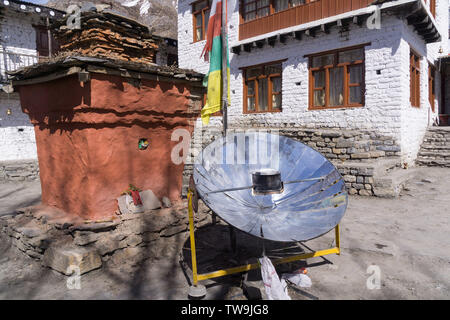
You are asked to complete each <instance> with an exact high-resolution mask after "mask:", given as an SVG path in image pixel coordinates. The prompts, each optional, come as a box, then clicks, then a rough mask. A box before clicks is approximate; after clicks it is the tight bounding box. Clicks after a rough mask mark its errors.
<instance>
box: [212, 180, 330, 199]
mask: <svg viewBox="0 0 450 320" xmlns="http://www.w3.org/2000/svg"><path fill="white" fill-rule="evenodd" d="M325 178H326V176H324V177H318V178H309V179H302V180H293V181H288V182H283V184H292V183H301V182H308V181H316V180H317V181H318V180H324V179H325ZM252 188H253V186H248V187H237V188H230V189H222V190H215V191H210V192H206V194H207V195H208V194H212V193H220V192H228V191H239V190H245V189H252Z"/></svg>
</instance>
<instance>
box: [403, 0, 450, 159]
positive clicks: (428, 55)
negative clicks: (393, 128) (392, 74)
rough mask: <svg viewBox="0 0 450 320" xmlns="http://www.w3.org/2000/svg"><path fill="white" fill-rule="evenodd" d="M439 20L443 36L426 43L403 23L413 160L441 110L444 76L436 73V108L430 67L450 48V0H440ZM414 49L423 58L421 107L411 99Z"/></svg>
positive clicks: (406, 152)
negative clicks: (449, 18) (434, 41)
mask: <svg viewBox="0 0 450 320" xmlns="http://www.w3.org/2000/svg"><path fill="white" fill-rule="evenodd" d="M435 23H436V25H437V27H438V29H439V32H440V33H441V36H442V40H441V41H440V42H436V43H430V44H426V43H425V42H424V40H423V39H422V37H420V36H419V35H418V34H417V32H416V31H414V28H413V27H412V26H409V25H407V24H403V33H402V41H401V45H400V47H401V51H402V56H403V58H402V62H403V63H402V83H403V85H402V91H404V93H405V94H404V95H403V102H402V115H401V127H402V134H401V147H402V156H403V158H404V161H405V162H408V163H411V162H412V161H413V160H414V159H415V158H416V156H417V153H418V151H419V149H420V145H421V144H422V141H423V137H424V136H425V132H426V130H427V127H428V126H431V125H433V123H434V122H435V121H436V119H437V117H438V114H439V103H440V101H441V83H440V80H441V76H440V73H439V72H436V74H435V102H434V104H435V109H434V112H433V111H432V109H431V104H430V102H429V86H428V68H429V65H430V64H431V65H433V66H436V61H437V59H438V58H439V56H442V53H439V51H440V50H442V51H443V52H447V50H448V40H447V39H448V28H447V27H448V0H437V1H436V17H435ZM410 49H413V50H414V51H415V52H416V53H418V54H419V55H420V56H421V57H422V58H421V60H420V108H415V107H412V106H411V102H410V87H409V84H410V72H409V67H410V65H409V53H410Z"/></svg>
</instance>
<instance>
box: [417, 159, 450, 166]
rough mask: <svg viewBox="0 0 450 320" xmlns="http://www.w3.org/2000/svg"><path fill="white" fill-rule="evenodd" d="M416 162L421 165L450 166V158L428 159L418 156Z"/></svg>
mask: <svg viewBox="0 0 450 320" xmlns="http://www.w3.org/2000/svg"><path fill="white" fill-rule="evenodd" d="M416 164H417V165H419V166H428V167H449V168H450V159H446V160H444V159H427V158H422V157H418V158H417V159H416Z"/></svg>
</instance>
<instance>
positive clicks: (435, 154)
mask: <svg viewBox="0 0 450 320" xmlns="http://www.w3.org/2000/svg"><path fill="white" fill-rule="evenodd" d="M419 156H423V157H438V158H450V152H443V151H442V150H440V151H429V150H421V151H420V152H419Z"/></svg>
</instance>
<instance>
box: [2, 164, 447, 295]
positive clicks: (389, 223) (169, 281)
mask: <svg viewBox="0 0 450 320" xmlns="http://www.w3.org/2000/svg"><path fill="white" fill-rule="evenodd" d="M420 172H421V173H422V175H421V178H418V179H416V180H415V181H411V182H410V183H409V184H408V185H407V188H406V189H405V190H404V191H403V192H402V194H401V196H400V197H399V198H397V199H379V198H371V197H370V198H368V197H359V196H357V197H354V196H353V197H350V200H349V206H348V210H347V212H346V214H345V216H344V218H343V220H342V221H341V224H340V229H341V250H342V253H341V255H339V256H337V255H329V256H326V257H318V258H313V259H308V260H307V261H306V262H300V263H296V264H291V265H282V266H280V267H279V268H277V270H278V271H279V274H282V273H283V272H289V271H293V270H295V269H297V268H299V267H301V266H305V267H306V268H307V270H308V276H309V277H310V278H311V280H312V287H310V288H297V287H295V286H290V287H289V294H290V296H291V297H292V298H293V299H299V300H309V299H450V237H449V234H450V219H449V215H450V210H449V204H450V192H449V190H450V169H441V168H421V169H420ZM39 201H40V186H39V183H38V182H33V183H19V184H17V183H16V184H12V183H7V184H2V185H0V216H1V215H5V214H11V213H12V212H13V211H14V209H16V208H19V207H23V206H28V205H32V204H35V203H39ZM228 236H229V231H228V227H226V226H224V225H222V224H218V225H214V226H212V225H210V226H206V227H204V228H202V229H200V230H199V231H198V232H197V235H196V240H197V244H198V257H199V268H200V272H207V271H212V270H215V269H217V268H219V267H222V266H227V264H228V265H230V264H231V265H239V264H241V263H243V262H247V261H250V262H251V261H254V259H253V260H252V259H251V257H254V258H256V257H258V255H259V254H260V252H261V250H262V244H261V241H260V240H257V239H254V238H251V237H249V236H247V235H245V234H243V233H240V232H237V244H238V249H237V253H232V252H231V251H230V250H229V246H228V243H229V239H228ZM333 239H334V233H333V232H330V233H329V234H327V235H325V236H323V237H321V238H318V239H315V240H312V241H309V242H308V243H306V245H307V246H308V247H309V248H311V249H314V250H318V249H323V248H327V247H329V246H330V245H332V243H333ZM177 241H178V242H179V243H181V244H183V243H184V244H185V248H184V249H183V250H178V251H179V252H174V254H171V255H170V258H167V257H165V258H161V259H159V260H156V261H149V260H147V261H146V262H145V263H144V264H142V265H140V266H137V267H134V268H131V269H130V268H129V266H123V267H117V268H114V269H108V268H105V267H103V268H102V269H99V270H95V271H91V272H89V273H87V274H85V275H82V276H81V289H68V288H67V280H68V277H66V276H63V275H61V274H59V273H57V272H55V271H52V270H50V269H48V268H45V267H42V266H41V264H40V262H37V261H35V260H33V259H31V258H29V257H27V256H25V255H24V254H22V253H21V252H20V251H18V249H16V248H14V247H11V245H10V241H9V239H8V237H7V236H5V235H3V234H2V235H1V236H0V299H186V298H187V292H188V288H189V284H190V280H189V279H190V277H191V273H190V272H191V271H190V263H189V259H190V256H189V250H188V249H189V245H188V243H189V238H188V234H187V233H186V234H181V235H179V237H178V239H177ZM292 246H293V244H291V245H290V247H291V249H289V250H294V251H295V250H297V249H298V248H297V249H296V247H295V248H294V249H292ZM277 248H278V245H277V244H273V243H272V244H271V243H266V250H267V251H266V252H267V253H268V254H269V256H270V255H277V254H280V252H281V251H279V250H277ZM278 249H279V248H278ZM180 256H184V259H185V261H186V263H184V264H183V263H180ZM224 264H225V265H224ZM372 265H374V266H375V267H371V266H372ZM369 267H370V268H369ZM368 268H369V269H368ZM373 268H375V269H373ZM373 270H378V271H379V273H374V271H373ZM377 274H379V280H380V281H379V284H380V287H379V289H377V288H376V286H375V288H374V286H373V284H377V283H376V282H373V281H372V280H373V279H374V278H375V276H376V275H377ZM368 282H369V286H368ZM240 283H241V278H240V277H239V276H235V277H228V278H220V279H217V280H215V281H212V280H211V281H208V282H205V283H204V284H206V286H207V288H208V291H207V292H208V293H207V296H206V299H231V300H243V299H246V296H245V295H244V293H243V291H242V289H241V288H240V287H239V285H240ZM246 283H247V284H248V285H250V286H252V287H255V288H257V289H256V291H258V289H259V291H258V292H261V295H262V297H263V298H264V297H265V293H264V292H263V285H262V282H261V281H260V277H259V274H258V272H256V271H255V272H250V273H249V275H248V279H247V282H246ZM370 284H372V286H371V285H370Z"/></svg>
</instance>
